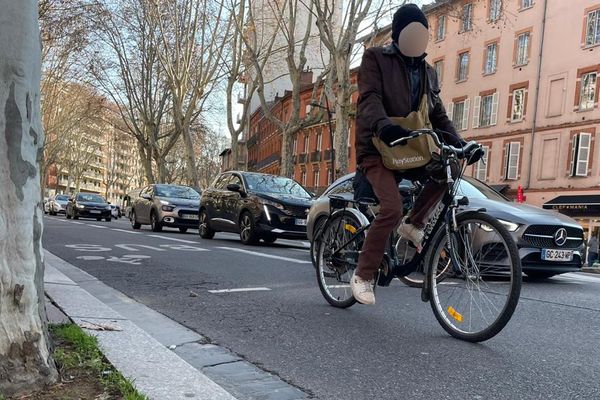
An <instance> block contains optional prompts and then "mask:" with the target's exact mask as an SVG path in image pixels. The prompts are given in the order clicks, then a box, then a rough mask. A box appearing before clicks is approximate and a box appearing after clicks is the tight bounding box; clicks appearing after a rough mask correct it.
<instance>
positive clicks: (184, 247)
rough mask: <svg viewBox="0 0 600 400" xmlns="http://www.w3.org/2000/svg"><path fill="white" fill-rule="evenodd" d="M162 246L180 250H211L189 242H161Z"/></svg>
mask: <svg viewBox="0 0 600 400" xmlns="http://www.w3.org/2000/svg"><path fill="white" fill-rule="evenodd" d="M160 247H166V248H167V249H172V250H180V251H210V250H208V249H204V248H202V247H197V246H189V245H187V244H161V245H160Z"/></svg>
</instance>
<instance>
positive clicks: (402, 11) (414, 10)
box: [392, 4, 429, 42]
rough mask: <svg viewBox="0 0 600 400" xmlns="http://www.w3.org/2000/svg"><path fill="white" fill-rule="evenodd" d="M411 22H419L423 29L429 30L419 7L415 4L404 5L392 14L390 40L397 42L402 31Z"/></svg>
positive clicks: (425, 18)
mask: <svg viewBox="0 0 600 400" xmlns="http://www.w3.org/2000/svg"><path fill="white" fill-rule="evenodd" d="M412 22H420V23H422V24H423V25H424V26H425V28H427V29H429V23H428V22H427V17H426V16H425V14H423V11H421V9H420V8H419V6H417V5H416V4H405V5H403V6H402V7H400V8H399V9H398V11H396V13H395V14H394V21H393V22H392V40H393V41H394V42H397V41H398V37H399V36H400V32H402V29H404V28H406V27H407V26H408V25H409V24H410V23H412Z"/></svg>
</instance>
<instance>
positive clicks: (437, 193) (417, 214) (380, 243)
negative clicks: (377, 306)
mask: <svg viewBox="0 0 600 400" xmlns="http://www.w3.org/2000/svg"><path fill="white" fill-rule="evenodd" d="M359 167H360V168H361V169H362V170H363V171H364V173H365V175H366V176H367V179H368V180H369V183H371V186H373V192H374V193H375V195H376V196H377V198H378V199H379V207H380V208H379V213H378V214H377V216H376V217H375V220H374V221H373V223H372V224H371V227H370V228H369V231H368V232H367V237H366V239H365V242H364V244H363V248H362V251H361V252H360V255H359V257H358V268H357V269H356V274H357V275H358V276H360V277H361V278H363V279H367V280H371V279H373V278H374V277H375V274H376V272H377V270H378V268H379V265H380V264H381V260H382V259H383V255H384V253H385V249H386V246H387V244H388V239H389V236H390V234H391V233H392V231H393V230H394V228H396V227H397V226H398V223H399V222H400V219H401V218H402V208H403V206H402V197H401V196H400V193H399V191H398V184H397V183H396V178H395V177H394V171H391V170H389V169H387V168H386V167H384V166H383V162H382V161H381V157H379V156H369V157H365V158H364V159H363V160H362V162H361V164H360V166H359ZM446 190H447V186H446V184H443V183H436V182H433V181H429V182H428V183H427V184H426V185H425V187H424V188H423V190H422V191H421V194H420V195H419V197H418V198H417V199H416V201H415V204H414V206H413V210H412V211H411V213H410V215H409V217H410V222H411V224H413V225H415V226H417V227H419V228H422V227H424V226H425V224H426V223H427V219H428V218H429V214H431V212H432V211H433V209H434V208H435V206H436V205H437V204H438V202H439V201H440V200H441V199H442V197H444V193H445V192H446Z"/></svg>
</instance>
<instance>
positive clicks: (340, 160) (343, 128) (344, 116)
mask: <svg viewBox="0 0 600 400" xmlns="http://www.w3.org/2000/svg"><path fill="white" fill-rule="evenodd" d="M338 98H339V97H338ZM340 100H342V99H341V98H340ZM348 108H349V107H348V106H347V105H346V106H345V105H344V104H343V103H342V102H337V103H336V106H335V115H336V119H335V133H334V134H333V142H334V143H333V144H334V148H335V166H334V179H335V178H337V177H339V176H342V175H345V174H346V173H348V135H349V131H348V128H349V127H350V125H349V121H348V119H349V118H350V117H349V110H347V109H348Z"/></svg>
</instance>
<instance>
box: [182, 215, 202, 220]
mask: <svg viewBox="0 0 600 400" xmlns="http://www.w3.org/2000/svg"><path fill="white" fill-rule="evenodd" d="M181 218H183V219H198V216H197V215H195V214H182V215H181Z"/></svg>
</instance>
